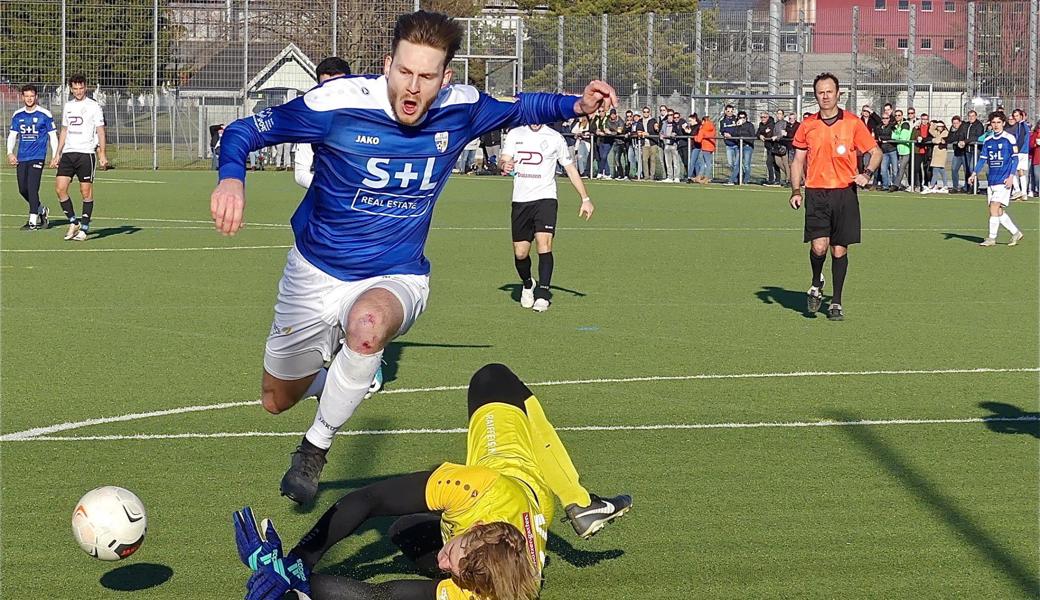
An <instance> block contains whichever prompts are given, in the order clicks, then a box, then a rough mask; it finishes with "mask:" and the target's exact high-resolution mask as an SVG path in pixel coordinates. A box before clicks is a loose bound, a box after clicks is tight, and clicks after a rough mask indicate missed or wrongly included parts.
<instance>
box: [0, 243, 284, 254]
mask: <svg viewBox="0 0 1040 600" xmlns="http://www.w3.org/2000/svg"><path fill="white" fill-rule="evenodd" d="M289 247H290V246H287V245H284V244H283V245H277V246H200V247H194V248H76V247H73V248H35V249H32V250H29V249H20V250H9V249H6V248H5V249H2V250H0V253H4V254H13V253H18V254H33V253H38V252H202V251H209V250H270V249H274V248H277V249H280V250H288V249H289Z"/></svg>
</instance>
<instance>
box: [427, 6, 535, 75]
mask: <svg viewBox="0 0 1040 600" xmlns="http://www.w3.org/2000/svg"><path fill="white" fill-rule="evenodd" d="M418 1H419V0H416V2H417V3H418ZM516 91H518V92H522V91H524V19H523V17H517V18H516Z"/></svg>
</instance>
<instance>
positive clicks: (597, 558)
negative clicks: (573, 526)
mask: <svg viewBox="0 0 1040 600" xmlns="http://www.w3.org/2000/svg"><path fill="white" fill-rule="evenodd" d="M601 535H604V534H601ZM606 535H609V533H608V534H606ZM546 549H547V550H548V551H549V552H551V553H552V554H555V555H556V556H559V557H560V558H561V559H563V561H564V562H566V563H567V564H569V565H571V566H573V567H578V568H579V569H580V568H583V567H591V566H593V565H598V564H599V563H601V562H603V561H605V560H614V559H616V558H621V557H622V556H624V554H625V551H624V550H621V549H620V548H614V549H611V550H598V551H590V550H582V549H580V548H575V547H574V546H573V545H572V544H571V543H570V541H568V540H567V539H566V538H564V537H561V536H558V535H556V534H555V533H553V532H551V531H550V532H549V541H548V543H547V544H546ZM550 558H551V557H550Z"/></svg>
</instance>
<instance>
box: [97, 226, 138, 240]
mask: <svg viewBox="0 0 1040 600" xmlns="http://www.w3.org/2000/svg"><path fill="white" fill-rule="evenodd" d="M138 231H141V228H140V227H138V226H136V225H120V226H119V227H105V228H102V229H91V230H90V239H92V240H100V239H102V238H107V237H109V236H113V235H124V234H125V235H133V234H135V233H137V232H138Z"/></svg>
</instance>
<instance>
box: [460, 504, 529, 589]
mask: <svg viewBox="0 0 1040 600" xmlns="http://www.w3.org/2000/svg"><path fill="white" fill-rule="evenodd" d="M459 537H461V538H462V540H461V541H462V544H463V547H464V548H465V549H466V554H465V556H464V557H463V558H462V560H460V561H459V574H458V575H457V576H455V577H453V579H454V580H455V583H457V584H458V585H459V587H461V588H463V589H466V590H469V591H471V592H475V593H477V594H478V595H480V596H483V597H485V598H493V599H494V600H533V599H534V598H537V597H538V591H539V588H540V587H541V586H540V582H541V580H540V577H539V575H538V570H537V569H536V568H535V565H534V563H533V562H532V560H531V557H530V556H528V553H527V539H526V538H525V537H524V534H522V533H520V530H519V529H517V528H516V527H514V526H513V525H510V524H509V523H504V522H501V521H497V522H494V523H480V524H477V525H474V526H473V527H470V528H469V529H468V530H466V532H465V533H463V534H462V535H461V536H459Z"/></svg>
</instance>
